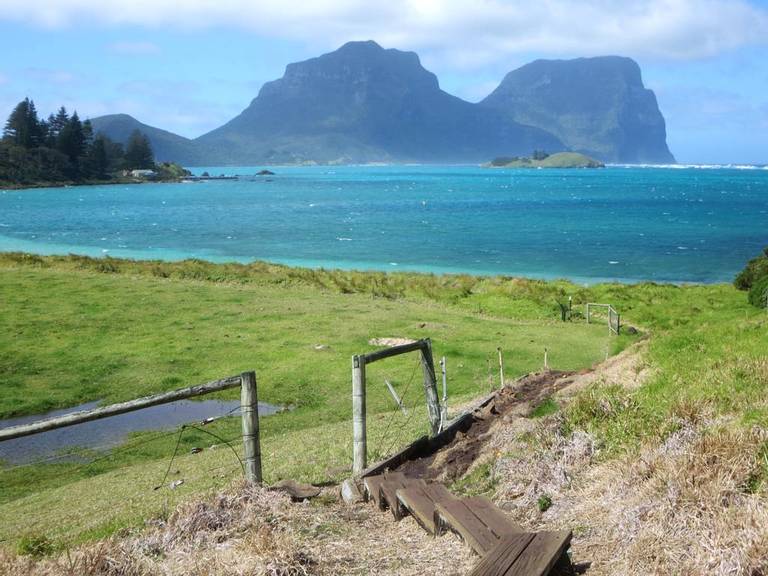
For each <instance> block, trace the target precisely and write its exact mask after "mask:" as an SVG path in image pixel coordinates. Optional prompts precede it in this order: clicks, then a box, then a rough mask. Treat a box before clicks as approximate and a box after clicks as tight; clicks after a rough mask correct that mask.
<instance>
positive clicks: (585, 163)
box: [486, 150, 605, 168]
mask: <svg viewBox="0 0 768 576" xmlns="http://www.w3.org/2000/svg"><path fill="white" fill-rule="evenodd" d="M486 166H488V167H491V168H605V164H603V163H602V162H600V161H599V160H595V159H594V158H590V157H589V156H585V155H584V154H579V153H578V152H558V153H557V154H547V153H546V152H544V151H542V150H534V151H533V154H532V155H531V157H530V158H528V157H519V156H500V157H498V158H494V159H493V160H491V161H490V162H489V163H488V164H487V165H486Z"/></svg>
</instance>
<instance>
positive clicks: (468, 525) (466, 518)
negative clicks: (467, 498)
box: [435, 500, 498, 556]
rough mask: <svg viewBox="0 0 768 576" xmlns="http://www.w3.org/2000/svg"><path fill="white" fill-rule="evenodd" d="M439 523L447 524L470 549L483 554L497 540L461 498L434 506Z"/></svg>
mask: <svg viewBox="0 0 768 576" xmlns="http://www.w3.org/2000/svg"><path fill="white" fill-rule="evenodd" d="M435 511H436V514H437V516H438V518H439V522H440V523H444V524H446V525H448V526H449V527H450V528H451V529H452V530H453V531H454V532H456V533H457V534H459V536H461V538H462V539H463V540H464V542H466V543H467V544H468V545H469V546H470V548H472V550H474V551H475V552H476V553H477V554H479V555H480V556H483V555H484V554H485V553H487V552H488V551H489V550H491V549H492V548H493V547H494V546H495V545H496V542H497V541H498V538H497V537H496V535H494V534H493V532H491V530H490V529H489V528H488V527H487V526H486V525H485V524H483V523H482V522H481V521H480V520H479V519H478V517H477V516H475V514H474V513H473V512H472V510H470V509H469V508H467V505H466V504H465V503H464V501H462V500H453V501H451V500H447V501H444V502H439V503H438V504H437V505H436V506H435Z"/></svg>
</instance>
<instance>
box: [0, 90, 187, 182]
mask: <svg viewBox="0 0 768 576" xmlns="http://www.w3.org/2000/svg"><path fill="white" fill-rule="evenodd" d="M132 170H152V171H153V172H154V173H155V174H154V175H153V176H154V177H155V178H156V179H161V180H163V179H175V178H178V177H180V176H183V175H186V174H189V173H188V172H185V171H184V170H183V169H182V168H181V167H180V166H174V165H171V164H168V163H166V164H163V165H159V166H158V165H155V159H154V154H153V151H152V146H151V145H150V143H149V139H148V138H147V137H146V136H145V135H144V134H142V133H141V132H139V131H135V132H134V133H133V134H132V135H131V137H130V138H129V140H128V143H127V145H126V146H125V147H123V145H122V144H118V143H115V142H113V141H112V140H110V139H109V138H108V137H107V136H104V135H103V134H100V133H97V134H94V130H93V126H92V125H91V122H90V121H89V120H85V121H81V120H80V117H79V116H78V114H77V112H76V111H75V112H74V113H73V114H72V115H71V116H70V115H69V114H68V113H67V110H66V109H65V108H64V107H63V106H62V107H61V108H59V111H58V112H57V113H56V114H55V115H54V114H51V115H50V116H48V118H47V119H40V118H39V117H38V114H37V109H36V108H35V103H34V102H33V101H32V100H30V99H29V98H25V99H24V100H22V101H21V102H19V103H18V104H17V105H16V107H15V108H14V109H13V112H11V115H10V116H9V117H8V120H7V121H6V123H5V128H4V129H3V136H2V139H1V140H0V186H11V187H25V186H42V185H57V184H68V183H74V184H89V183H96V182H109V181H113V180H116V181H126V180H125V178H129V177H130V178H131V179H130V180H129V181H134V178H133V177H131V174H130V171H132Z"/></svg>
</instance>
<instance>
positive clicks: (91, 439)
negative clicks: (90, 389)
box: [0, 400, 280, 466]
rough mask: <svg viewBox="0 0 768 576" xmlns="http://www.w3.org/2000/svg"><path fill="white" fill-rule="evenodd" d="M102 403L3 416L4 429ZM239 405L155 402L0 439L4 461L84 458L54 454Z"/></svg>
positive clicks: (109, 444)
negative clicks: (125, 412) (99, 416)
mask: <svg viewBox="0 0 768 576" xmlns="http://www.w3.org/2000/svg"><path fill="white" fill-rule="evenodd" d="M98 405H99V402H88V403H86V404H81V405H80V406H75V407H72V408H67V409H64V410H54V411H52V412H48V413H46V414H37V415H33V416H22V417H19V418H8V419H6V420H0V429H2V428H9V427H11V426H19V425H21V424H30V423H32V422H37V421H38V420H45V419H48V418H54V417H56V416H63V415H65V414H71V413H72V412H78V411H80V410H91V409H93V408H96V407H97V406H98ZM239 409H240V401H238V400H202V401H193V400H179V401H178V402H172V403H170V404H162V405H160V406H152V407H150V408H144V409H142V410H137V411H135V412H129V413H127V414H119V415H117V416H110V417H109V418H103V419H101V420H95V421H93V422H84V423H83V424H76V425H74V426H68V427H66V428H60V429H58V430H50V431H48V432H42V433H40V434H34V435H32V436H25V437H23V438H16V439H14V440H7V441H5V442H0V464H2V465H6V466H7V465H18V464H25V463H29V462H33V461H38V460H41V459H45V458H49V457H50V458H51V461H56V462H61V461H67V460H69V461H72V460H82V456H78V455H77V454H75V453H73V454H71V455H67V456H63V457H56V458H54V457H55V456H56V455H60V454H61V453H62V452H66V451H67V450H70V449H74V448H86V449H91V450H106V449H108V448H113V447H115V446H118V445H120V444H122V443H123V442H125V440H126V438H127V436H128V435H129V434H130V433H132V432H142V431H146V430H169V429H173V428H176V427H177V426H180V425H181V424H186V423H192V422H201V421H203V420H205V419H206V418H217V417H221V416H226V415H235V414H238V413H239ZM279 410H280V407H279V406H274V405H272V404H266V403H264V402H259V416H268V415H270V414H274V413H275V412H278V411H279Z"/></svg>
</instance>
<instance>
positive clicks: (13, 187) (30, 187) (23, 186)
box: [0, 178, 183, 193]
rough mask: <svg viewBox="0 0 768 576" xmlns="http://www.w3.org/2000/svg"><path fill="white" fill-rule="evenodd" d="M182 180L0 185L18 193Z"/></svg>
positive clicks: (175, 182) (116, 180) (122, 180)
mask: <svg viewBox="0 0 768 576" xmlns="http://www.w3.org/2000/svg"><path fill="white" fill-rule="evenodd" d="M182 182H183V179H182V178H179V179H173V180H138V179H136V178H125V179H114V180H94V181H90V182H74V181H69V182H37V183H35V184H10V185H6V184H2V185H0V193H2V192H19V191H21V190H45V189H46V188H87V187H91V186H118V185H125V184H181V183H182Z"/></svg>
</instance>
